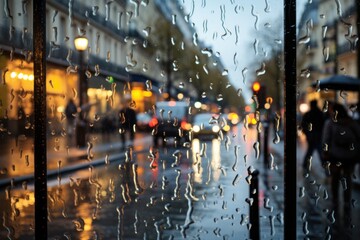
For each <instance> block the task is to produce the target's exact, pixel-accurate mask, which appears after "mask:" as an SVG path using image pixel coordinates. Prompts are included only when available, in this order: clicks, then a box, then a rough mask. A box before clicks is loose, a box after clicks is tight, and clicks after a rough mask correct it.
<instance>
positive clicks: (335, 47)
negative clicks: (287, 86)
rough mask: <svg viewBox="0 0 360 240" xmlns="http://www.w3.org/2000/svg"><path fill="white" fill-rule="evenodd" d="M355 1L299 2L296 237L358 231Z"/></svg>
mask: <svg viewBox="0 0 360 240" xmlns="http://www.w3.org/2000/svg"><path fill="white" fill-rule="evenodd" d="M358 12H359V4H358V2H357V1H353V0H336V1H299V3H298V13H299V14H298V39H297V47H298V50H297V53H298V57H297V73H298V96H297V101H298V104H297V109H298V110H297V113H298V114H297V116H298V117H297V121H298V129H299V131H298V139H297V143H298V146H297V163H298V164H297V165H298V170H297V173H298V176H297V179H298V183H297V188H298V205H297V206H298V217H299V220H298V232H297V234H298V237H299V239H303V238H307V239H330V238H331V239H357V238H358V236H359V226H358V224H359V208H358V206H357V202H358V198H359V192H358V186H359V183H360V182H359V177H360V174H359V167H358V164H357V163H358V160H359V157H360V152H359V149H360V125H359V109H358V106H359V105H358V100H359V89H360V88H359V87H360V80H359V69H360V68H359V59H360V57H359V53H358V30H357V29H358V27H359V23H358V21H359V20H358Z"/></svg>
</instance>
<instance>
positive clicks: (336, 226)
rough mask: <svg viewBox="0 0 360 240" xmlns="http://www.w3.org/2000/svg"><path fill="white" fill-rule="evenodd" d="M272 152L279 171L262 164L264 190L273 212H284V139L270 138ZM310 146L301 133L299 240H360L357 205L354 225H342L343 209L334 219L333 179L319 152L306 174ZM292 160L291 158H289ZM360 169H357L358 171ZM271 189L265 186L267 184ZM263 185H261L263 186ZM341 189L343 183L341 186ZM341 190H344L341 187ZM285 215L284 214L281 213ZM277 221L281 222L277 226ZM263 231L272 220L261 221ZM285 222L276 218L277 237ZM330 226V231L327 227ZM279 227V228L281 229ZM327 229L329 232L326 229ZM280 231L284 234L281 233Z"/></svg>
mask: <svg viewBox="0 0 360 240" xmlns="http://www.w3.org/2000/svg"><path fill="white" fill-rule="evenodd" d="M270 142H271V143H270V144H269V151H270V153H271V154H273V156H274V163H275V164H276V166H277V170H267V171H266V169H265V167H262V168H261V166H259V170H260V173H261V178H262V183H263V184H264V187H265V189H268V191H267V193H266V194H268V198H269V199H270V205H271V203H272V205H273V207H274V210H273V215H275V214H276V215H277V216H278V214H282V213H283V211H284V180H283V177H284V175H283V171H284V166H283V162H284V142H283V141H281V142H280V143H278V144H273V143H272V139H271V138H270ZM306 149H307V144H306V141H305V139H304V138H303V137H302V136H300V137H299V139H298V141H297V159H296V161H297V193H298V198H297V216H298V218H297V221H298V223H297V239H328V238H329V237H331V238H332V239H340V238H342V239H358V236H359V235H360V232H359V231H360V230H359V227H358V226H357V225H359V222H360V217H359V208H358V206H357V205H356V204H353V208H352V214H351V216H350V217H352V224H354V225H353V227H352V228H350V226H347V225H342V224H343V223H342V221H343V220H342V218H341V212H339V214H340V216H338V217H336V216H335V218H334V220H335V221H333V219H332V215H331V214H332V207H331V206H332V205H331V204H332V200H331V199H332V194H331V187H330V179H329V177H327V176H326V174H325V170H324V168H323V167H322V165H321V161H320V159H319V156H318V154H317V153H314V154H313V159H312V167H311V171H310V174H309V175H308V176H304V175H303V174H304V173H303V168H302V162H303V158H304V156H305V152H306ZM289 160H291V159H289ZM356 171H358V170H356ZM354 176H357V178H356V179H355V181H354V184H353V185H354V186H353V189H352V195H353V201H354V202H353V203H356V201H358V199H359V198H360V188H359V186H360V185H359V182H360V181H359V173H358V172H355V173H354ZM267 184H268V186H269V187H270V188H266V185H267ZM273 186H278V189H277V190H276V191H274V189H272V188H273ZM260 188H262V186H260ZM340 188H341V186H340ZM340 191H341V190H340ZM340 205H341V206H342V198H340ZM261 210H262V211H260V214H261V215H264V214H266V211H265V210H264V208H261ZM281 216H282V215H281ZM276 223H277V224H278V225H276ZM261 227H262V229H261V231H263V229H265V231H269V230H268V228H269V222H266V221H264V220H263V221H262V222H261ZM283 227H284V226H283V225H282V224H281V221H275V229H276V230H277V231H278V233H276V235H275V237H279V236H281V235H277V234H282V232H281V231H283ZM326 229H328V230H326ZM279 230H280V231H279ZM326 231H328V232H326ZM280 232H281V233H280Z"/></svg>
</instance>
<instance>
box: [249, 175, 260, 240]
mask: <svg viewBox="0 0 360 240" xmlns="http://www.w3.org/2000/svg"><path fill="white" fill-rule="evenodd" d="M249 174H251V176H252V178H251V183H250V193H249V196H250V198H252V199H253V202H252V204H251V205H250V209H249V212H250V213H249V215H250V224H251V228H250V239H252V240H259V239H260V215H259V212H260V211H259V171H258V170H255V171H254V172H252V173H250V172H249Z"/></svg>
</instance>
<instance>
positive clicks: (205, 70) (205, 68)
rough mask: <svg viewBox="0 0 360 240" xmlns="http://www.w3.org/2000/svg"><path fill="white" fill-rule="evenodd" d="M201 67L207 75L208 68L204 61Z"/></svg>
mask: <svg viewBox="0 0 360 240" xmlns="http://www.w3.org/2000/svg"><path fill="white" fill-rule="evenodd" d="M203 69H204V72H205V73H206V74H207V75H209V70H208V68H207V65H206V63H205V64H204V65H203Z"/></svg>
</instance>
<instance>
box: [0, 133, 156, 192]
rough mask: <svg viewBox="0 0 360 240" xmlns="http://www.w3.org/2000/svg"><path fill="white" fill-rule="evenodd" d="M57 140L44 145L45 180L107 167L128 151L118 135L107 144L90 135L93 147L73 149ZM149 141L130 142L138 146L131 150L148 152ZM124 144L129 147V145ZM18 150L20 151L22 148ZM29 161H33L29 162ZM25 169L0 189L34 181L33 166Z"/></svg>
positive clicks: (141, 138) (5, 180)
mask: <svg viewBox="0 0 360 240" xmlns="http://www.w3.org/2000/svg"><path fill="white" fill-rule="evenodd" d="M100 137H101V136H100ZM96 138H98V139H96ZM58 139H60V138H56V137H52V138H50V139H49V140H48V142H47V148H48V154H47V159H48V170H47V175H48V177H54V176H57V175H58V174H59V173H61V174H64V173H68V172H72V171H76V170H80V169H85V168H87V167H89V166H90V165H91V166H98V165H103V164H110V162H113V161H119V160H123V159H125V157H126V154H125V153H126V151H127V150H126V149H125V148H123V146H122V143H121V141H120V138H119V137H118V136H117V135H114V136H110V138H108V139H107V140H108V141H107V142H105V141H103V140H104V139H101V138H99V135H90V139H92V141H91V142H92V145H88V146H86V147H82V148H76V147H70V148H67V146H68V145H67V143H66V142H61V143H59V142H58V141H59V140H58ZM62 140H64V139H62ZM29 141H30V142H29V143H27V144H31V140H29ZM56 141H57V144H54V142H56ZM151 142H152V139H151V138H149V137H146V136H145V137H144V136H139V137H137V138H136V139H135V141H134V143H133V145H134V146H137V147H135V149H134V151H137V152H139V153H141V152H146V151H148V148H146V147H147V146H148V145H149V146H150V143H151ZM139 143H141V144H139ZM127 144H128V145H129V144H130V143H127ZM139 146H140V147H139ZM19 148H20V149H21V145H20V147H19ZM28 148H29V146H28ZM21 151H22V150H21ZM27 151H30V150H29V149H27ZM21 154H22V153H21ZM1 156H2V158H1V159H0V161H1V162H2V163H4V162H6V161H9V160H11V159H10V157H9V154H7V155H1ZM29 156H31V154H29ZM31 157H32V156H31ZM29 162H32V160H31V159H30V161H29ZM59 162H61V166H60V171H59ZM9 164H10V163H9ZM9 164H8V165H9ZM17 165H18V164H17ZM17 168H21V166H20V167H18V166H17ZM28 169H30V170H29V171H23V172H22V173H23V174H21V173H20V170H18V171H17V172H18V173H17V175H14V176H9V177H7V178H3V179H0V188H3V187H5V186H9V185H10V184H11V182H12V183H13V184H15V185H16V184H18V183H22V182H24V181H28V182H29V181H33V179H34V175H33V165H29V166H28Z"/></svg>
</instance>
